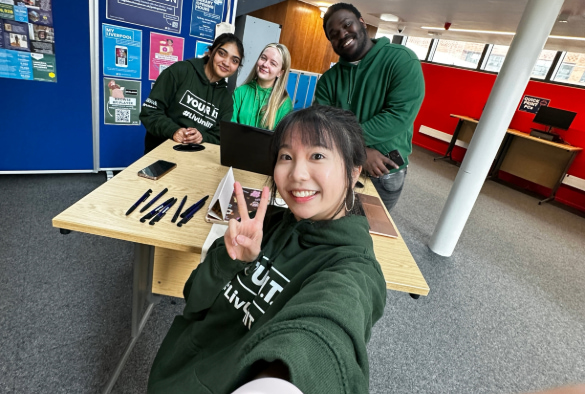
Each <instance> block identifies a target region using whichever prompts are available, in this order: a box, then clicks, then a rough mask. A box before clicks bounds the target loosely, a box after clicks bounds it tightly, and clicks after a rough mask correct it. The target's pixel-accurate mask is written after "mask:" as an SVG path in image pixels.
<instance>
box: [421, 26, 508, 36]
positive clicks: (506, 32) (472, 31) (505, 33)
mask: <svg viewBox="0 0 585 394" xmlns="http://www.w3.org/2000/svg"><path fill="white" fill-rule="evenodd" d="M421 29H425V30H445V28H443V27H437V26H434V27H432V26H421ZM449 31H459V32H468V33H485V34H502V35H505V36H513V35H514V34H516V33H513V32H508V31H494V30H472V29H457V28H454V27H451V28H450V29H449Z"/></svg>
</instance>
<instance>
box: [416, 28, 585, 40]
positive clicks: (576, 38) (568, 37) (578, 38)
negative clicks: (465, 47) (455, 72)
mask: <svg viewBox="0 0 585 394" xmlns="http://www.w3.org/2000/svg"><path fill="white" fill-rule="evenodd" d="M421 29H425V30H437V31H439V32H440V31H445V28H444V27H432V26H421ZM448 31H459V32H467V33H484V34H499V35H503V36H513V35H515V34H516V33H513V32H510V31H494V30H472V29H457V28H450V29H449V30H448ZM548 38H554V39H558V40H575V41H585V37H571V36H548Z"/></svg>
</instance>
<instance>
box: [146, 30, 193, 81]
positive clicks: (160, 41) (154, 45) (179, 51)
mask: <svg viewBox="0 0 585 394" xmlns="http://www.w3.org/2000/svg"><path fill="white" fill-rule="evenodd" d="M184 41H185V39H184V38H181V37H176V36H169V35H167V34H160V33H153V32H150V56H149V67H148V79H150V80H151V81H154V80H156V79H157V78H158V76H159V75H160V73H161V72H163V70H164V69H165V68H167V67H169V66H170V65H171V64H173V63H175V62H178V61H181V60H183V44H184Z"/></svg>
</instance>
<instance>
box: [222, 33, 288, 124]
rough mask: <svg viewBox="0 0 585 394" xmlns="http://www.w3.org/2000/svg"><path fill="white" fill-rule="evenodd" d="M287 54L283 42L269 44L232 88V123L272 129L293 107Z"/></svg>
mask: <svg viewBox="0 0 585 394" xmlns="http://www.w3.org/2000/svg"><path fill="white" fill-rule="evenodd" d="M290 63H291V59H290V53H289V51H288V49H287V48H286V47H285V46H284V45H282V44H268V45H266V47H264V49H263V50H262V53H261V54H260V56H259V57H258V61H257V62H256V64H255V65H254V68H253V69H252V71H251V72H250V75H249V76H248V78H247V79H246V81H245V82H244V84H243V85H242V86H240V87H239V88H237V89H236V90H235V91H234V96H233V99H234V114H233V115H232V122H237V123H241V124H245V125H248V126H254V127H259V128H262V129H268V130H274V128H275V127H276V125H277V124H278V122H280V120H281V119H282V118H284V117H285V116H286V115H287V114H288V113H289V112H291V111H292V110H293V104H292V100H291V99H290V97H289V95H288V93H287V91H286V83H287V81H288V74H289V72H290Z"/></svg>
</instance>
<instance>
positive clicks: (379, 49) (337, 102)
mask: <svg viewBox="0 0 585 394" xmlns="http://www.w3.org/2000/svg"><path fill="white" fill-rule="evenodd" d="M372 41H373V42H374V46H373V47H372V49H370V51H369V52H368V53H367V54H366V56H364V58H363V59H362V60H361V61H360V62H359V64H358V65H354V64H351V63H349V62H347V61H345V60H343V59H340V60H339V62H338V63H337V64H336V65H335V66H333V67H332V68H331V69H329V70H327V71H326V72H325V73H324V74H323V76H322V77H321V78H320V79H319V81H318V82H317V89H316V93H315V102H317V103H319V104H323V105H330V106H333V107H338V108H343V109H346V110H350V111H351V112H353V113H354V114H355V115H356V116H357V118H358V121H359V122H360V124H361V126H362V129H363V130H364V140H365V142H366V146H368V147H369V148H374V149H377V150H378V151H379V152H380V153H382V154H384V155H385V154H387V153H388V152H390V151H393V150H394V149H398V150H399V151H400V154H401V155H402V157H403V158H404V163H405V164H404V166H402V167H401V168H403V167H405V166H406V165H407V164H408V155H410V154H411V153H412V131H413V123H414V119H415V118H416V115H417V114H418V110H419V109H420V106H421V104H422V101H423V97H424V91H425V84H424V77H423V74H422V68H421V66H420V61H419V60H418V57H417V56H416V55H415V54H414V52H412V51H411V50H410V49H408V48H407V47H405V46H403V45H397V44H391V43H390V40H388V38H386V37H382V38H379V39H377V40H372ZM395 171H398V170H393V171H391V172H395Z"/></svg>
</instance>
